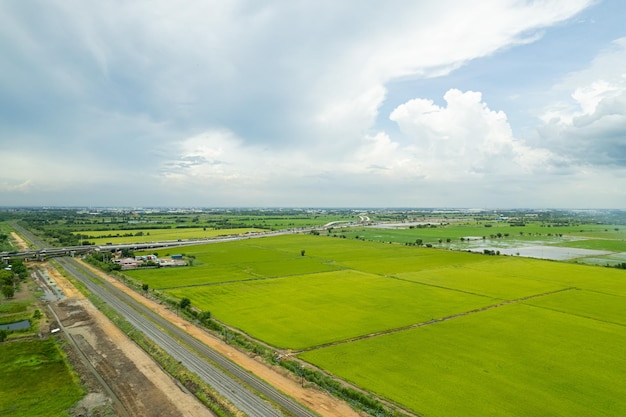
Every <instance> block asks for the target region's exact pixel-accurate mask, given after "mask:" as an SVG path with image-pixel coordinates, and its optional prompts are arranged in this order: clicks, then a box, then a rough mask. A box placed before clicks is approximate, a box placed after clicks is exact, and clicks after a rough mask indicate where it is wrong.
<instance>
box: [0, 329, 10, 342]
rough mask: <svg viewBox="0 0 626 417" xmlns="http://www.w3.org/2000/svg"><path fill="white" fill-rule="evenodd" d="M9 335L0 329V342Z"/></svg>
mask: <svg viewBox="0 0 626 417" xmlns="http://www.w3.org/2000/svg"><path fill="white" fill-rule="evenodd" d="M8 336H9V332H8V331H7V330H5V329H0V343H2V342H4V341H5V340H6V339H7V337H8Z"/></svg>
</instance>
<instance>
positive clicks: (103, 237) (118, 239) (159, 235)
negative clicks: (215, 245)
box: [74, 227, 261, 245]
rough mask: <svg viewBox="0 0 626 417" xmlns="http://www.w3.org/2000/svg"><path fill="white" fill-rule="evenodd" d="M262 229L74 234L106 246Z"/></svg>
mask: <svg viewBox="0 0 626 417" xmlns="http://www.w3.org/2000/svg"><path fill="white" fill-rule="evenodd" d="M259 231H261V229H254V228H237V229H207V228H201V227H197V228H180V229H177V228H172V229H142V230H131V231H128V230H118V231H110V230H109V231H102V230H88V231H84V232H74V234H80V235H83V236H88V237H87V240H89V241H90V242H93V243H94V244H95V245H105V244H107V243H113V244H120V243H145V242H163V241H168V240H187V239H204V238H211V237H218V236H229V235H243V234H246V233H254V232H259Z"/></svg>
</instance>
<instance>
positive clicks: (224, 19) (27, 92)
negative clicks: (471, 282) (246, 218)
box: [0, 0, 626, 209]
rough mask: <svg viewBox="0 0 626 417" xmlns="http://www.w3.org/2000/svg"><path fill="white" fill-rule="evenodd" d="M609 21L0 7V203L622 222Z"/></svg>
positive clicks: (213, 8) (575, 10)
mask: <svg viewBox="0 0 626 417" xmlns="http://www.w3.org/2000/svg"><path fill="white" fill-rule="evenodd" d="M625 16H626V2H623V1H622V0H519V1H512V0H481V1H480V2H467V1H465V0H439V1H437V2H427V1H411V0H389V1H384V2H381V1H372V0H342V1H334V0H316V1H306V0H275V1H272V0H268V1H263V2H260V1H256V0H255V1H252V0H249V1H245V0H223V1H222V0H180V1H176V2H172V1H165V0H149V1H148V0H146V1H144V0H136V1H132V2H128V1H121V0H102V1H98V2H85V1H82V0H40V1H39V0H21V1H5V2H0V56H1V57H2V58H1V60H0V206H87V207H92V206H93V207H98V206H99V207H102V206H105V207H112V206H115V207H155V206H158V207H164V206H168V207H379V208H391V207H413V208H421V207H471V208H494V209H495V208H618V209H626V25H624V17H625Z"/></svg>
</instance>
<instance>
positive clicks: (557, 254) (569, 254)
mask: <svg viewBox="0 0 626 417" xmlns="http://www.w3.org/2000/svg"><path fill="white" fill-rule="evenodd" d="M484 250H493V251H500V254H501V255H511V256H523V257H526V258H537V259H551V260H554V261H570V260H572V259H577V258H585V257H590V256H602V255H610V254H611V253H612V252H609V251H601V250H594V249H579V248H563V247H558V246H543V245H535V246H519V247H514V248H498V247H487V246H483V247H477V248H472V249H471V251H472V252H483V251H484Z"/></svg>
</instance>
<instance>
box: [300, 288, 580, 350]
mask: <svg viewBox="0 0 626 417" xmlns="http://www.w3.org/2000/svg"><path fill="white" fill-rule="evenodd" d="M578 289H579V288H577V287H566V288H560V289H558V290H554V291H548V292H544V293H541V294H533V295H528V296H526V297H521V298H515V299H512V300H505V301H502V302H500V303H497V304H491V305H488V306H484V307H479V308H475V309H473V310H469V311H464V312H462V313H457V314H452V315H450V316H446V317H441V318H438V319H432V320H429V321H424V322H421V323H414V324H409V325H407V326H402V327H396V328H393V329H387V330H383V331H380V332H374V333H369V334H365V335H361V336H355V337H351V338H348V339H344V340H338V341H335V342H329V343H322V344H321V345H316V346H310V347H308V348H304V349H300V350H293V351H291V353H290V355H298V354H300V353H304V352H309V351H312V350H317V349H322V348H326V347H331V346H337V345H343V344H346V343H351V342H356V341H359V340H365V339H372V338H374V337H379V336H385V335H388V334H392V333H398V332H403V331H406V330H411V329H416V328H419V327H426V326H430V325H433V324H437V323H441V322H443V321H448V320H453V319H457V318H459V317H464V316H468V315H470V314H476V313H480V312H483V311H487V310H492V309H494V308H499V307H503V306H505V305H509V304H517V303H521V302H524V301H527V300H531V299H533V298H539V297H545V296H547V295H552V294H556V293H560V292H564V291H571V290H578Z"/></svg>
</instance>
